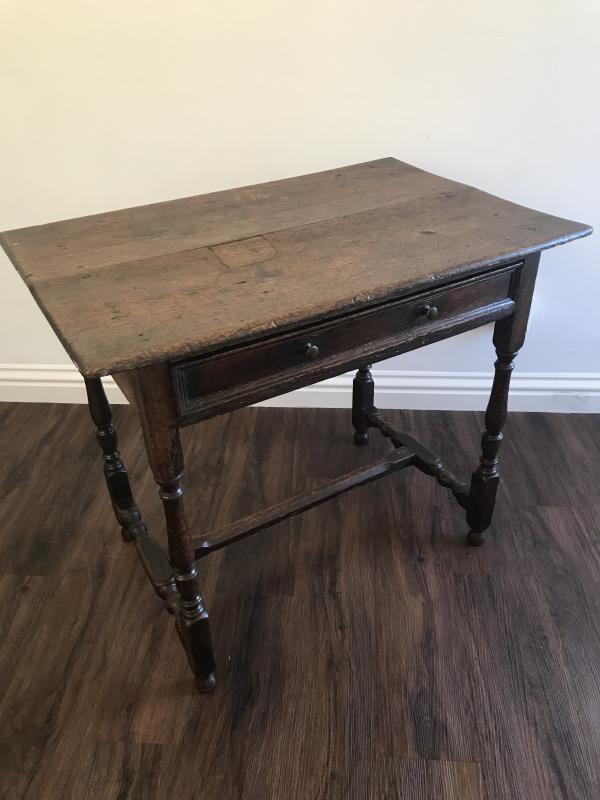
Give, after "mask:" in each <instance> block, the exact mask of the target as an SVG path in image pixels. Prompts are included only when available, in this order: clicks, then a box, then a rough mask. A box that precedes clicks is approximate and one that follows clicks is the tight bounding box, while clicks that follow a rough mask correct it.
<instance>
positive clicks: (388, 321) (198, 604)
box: [1, 158, 591, 691]
mask: <svg viewBox="0 0 600 800" xmlns="http://www.w3.org/2000/svg"><path fill="white" fill-rule="evenodd" d="M589 233H591V228H590V227H588V226H586V225H581V224H579V223H577V222H571V221H569V220H566V219H559V218H557V217H553V216H549V215H547V214H542V213H540V212H538V211H533V210H531V209H528V208H523V207H522V206H518V205H514V204H513V203H509V202H506V201H505V200H501V199H499V198H497V197H493V196H492V195H489V194H486V193H484V192H481V191H478V190H477V189H474V188H472V187H470V186H465V185H463V184H460V183H455V182H454V181H450V180H446V179H444V178H440V177H438V176H436V175H432V174H430V173H428V172H424V171H422V170H420V169H417V168H415V167H412V166H410V165H408V164H404V163H402V162H401V161H397V160H396V159H393V158H385V159H381V160H378V161H372V162H369V163H365V164H356V165H354V166H350V167H344V168H341V169H333V170H329V171H327V172H320V173H316V174H313V175H305V176H302V177H297V178H290V179H288V180H281V181H275V182H273V183H266V184H261V185H258V186H248V187H245V188H242V189H234V190H231V191H224V192H216V193H214V194H207V195H201V196H198V197H188V198H184V199H181V200H174V201H169V202H165V203H158V204H155V205H148V206H142V207H139V208H130V209H126V210H123V211H113V212H110V213H107V214H98V215H95V216H90V217H83V218H80V219H72V220H67V221H63V222H54V223H51V224H48V225H38V226H34V227H31V228H23V229H20V230H13V231H7V232H5V233H3V234H2V235H1V241H2V244H3V246H4V249H5V250H6V252H7V253H8V255H9V257H10V258H11V260H12V262H13V264H14V265H15V267H16V268H17V269H18V270H19V272H20V274H21V276H22V278H23V279H24V281H25V282H26V283H27V285H28V287H29V289H30V290H31V292H32V294H33V296H34V297H35V299H36V301H37V303H38V304H39V306H40V308H41V309H42V311H43V312H44V314H45V315H46V317H47V318H48V320H49V322H50V324H51V325H52V327H53V329H54V331H55V332H56V334H57V336H58V337H59V338H60V340H61V342H62V343H63V345H64V346H65V348H66V350H67V352H68V353H69V355H70V356H71V358H72V360H73V361H74V362H75V364H76V366H77V368H78V369H79V371H80V372H81V374H82V376H83V378H84V380H85V385H86V388H87V395H88V400H89V408H90V412H91V415H92V418H93V421H94V423H95V425H96V436H97V439H98V442H99V444H100V447H101V448H102V452H103V459H104V474H105V476H106V483H107V485H108V491H109V493H110V497H111V500H112V505H113V508H114V512H115V515H116V518H117V521H118V523H119V525H120V526H121V529H122V534H123V537H124V538H125V539H126V540H127V541H132V542H135V547H136V550H137V553H138V555H139V557H140V559H141V562H142V564H143V566H144V568H145V570H146V572H147V574H148V578H149V579H150V582H151V583H152V585H153V587H154V589H155V590H156V592H157V593H158V595H159V596H160V597H161V598H163V600H164V602H165V604H166V606H167V608H168V609H169V610H170V611H171V612H173V613H174V615H175V621H176V629H177V632H178V634H179V637H180V639H181V642H182V644H183V646H184V648H185V650H186V653H187V656H188V659H189V662H190V665H191V668H192V671H193V673H194V676H195V678H196V684H197V687H198V689H199V690H200V691H209V690H210V689H212V688H213V687H214V685H215V661H214V657H213V650H212V643H211V634H210V628H209V620H208V614H207V611H206V609H205V608H204V605H203V602H202V598H201V594H200V586H199V585H198V577H197V569H196V563H197V561H198V559H201V558H205V557H206V556H208V555H209V554H210V553H212V552H213V551H215V550H218V549H219V548H221V547H225V546H227V545H229V544H232V543H234V542H236V541H238V540H240V539H242V538H244V537H246V536H250V535H252V534H255V533H257V532H258V531H260V530H262V529H264V528H266V527H267V526H269V525H273V524H275V523H277V522H279V521H281V520H283V519H286V518H287V517H290V516H292V515H293V514H297V513H299V512H301V511H303V510H305V509H307V508H310V507H312V506H315V505H317V504H318V503H321V502H323V501H325V500H327V499H329V498H331V497H334V496H335V495H338V494H340V493H341V492H345V491H347V490H349V489H351V488H352V487H354V486H358V485H360V484H364V483H367V482H369V481H372V480H375V479H376V478H380V477H382V476H383V475H388V474H389V473H391V472H395V471H397V470H402V469H404V468H406V467H409V466H413V467H416V468H417V469H419V470H421V471H422V472H424V473H426V474H427V475H431V476H433V477H434V478H435V479H436V480H437V481H438V483H440V484H441V485H442V486H444V487H447V488H448V489H450V491H451V492H452V494H453V495H454V497H455V498H456V500H457V501H458V502H459V503H460V505H461V506H462V507H463V508H464V509H465V510H466V515H467V523H468V526H469V533H468V542H469V543H470V544H471V545H479V544H481V543H482V533H483V532H484V531H485V529H486V528H488V526H489V525H490V522H491V518H492V511H493V508H494V500H495V496H496V490H497V487H498V481H499V474H498V450H499V447H500V442H501V440H502V427H503V424H504V421H505V418H506V409H507V397H508V388H509V381H510V375H511V371H512V369H513V359H514V357H515V355H516V353H517V351H518V350H519V349H520V347H521V346H522V344H523V341H524V337H525V330H526V326H527V318H528V315H529V308H530V304H531V298H532V294H533V288H534V283H535V277H536V271H537V267H538V262H539V258H540V252H541V251H542V250H544V249H545V248H548V247H553V246H554V245H558V244H563V243H565V242H568V241H570V240H571V239H576V238H578V237H581V236H586V235H587V234H589ZM489 322H495V326H494V337H493V341H494V346H495V348H496V353H497V361H496V363H495V377H494V381H493V386H492V390H491V396H490V401H489V405H488V408H487V412H486V415H485V431H484V433H483V437H482V455H481V459H480V463H479V466H478V467H477V469H476V471H475V472H474V473H473V475H472V477H471V480H470V482H469V483H463V482H462V481H460V480H459V479H458V478H457V477H455V476H454V475H453V474H452V472H450V471H449V470H448V469H447V468H446V467H445V466H444V464H443V463H442V462H441V461H440V459H439V457H438V456H437V455H434V454H433V453H432V452H430V451H429V450H428V449H427V448H426V447H425V446H424V445H422V444H420V443H419V442H417V441H416V440H415V439H413V438H412V437H411V436H410V435H408V434H406V433H403V432H401V431H399V430H396V429H395V428H394V427H393V426H391V425H389V424H388V423H386V421H385V420H384V418H383V417H382V415H381V413H380V412H379V411H378V410H377V408H376V407H375V406H374V402H373V396H374V391H373V390H374V387H373V379H372V377H371V373H370V368H369V365H370V364H372V363H373V362H376V361H379V360H381V359H384V358H388V357H390V356H394V355H397V354H398V353H403V352H406V351H408V350H414V349H415V348H418V347H422V346H423V345H427V344H430V343H431V342H435V341H438V340H439V339H445V338H447V337H449V336H454V335H455V334H458V333H462V332H463V331H466V330H470V329H471V328H476V327H478V326H480V325H485V324H487V323H489ZM348 369H358V372H357V374H356V377H355V379H354V389H353V405H352V423H353V426H354V430H355V433H354V439H355V441H356V443H357V444H360V445H364V444H366V443H367V439H368V431H369V429H370V428H377V429H379V431H380V432H381V433H382V434H383V436H385V437H387V438H388V439H389V440H390V442H391V444H392V445H393V447H392V449H391V451H390V453H389V455H388V456H386V457H385V458H383V459H381V460H379V461H376V462H375V463H373V464H371V465H370V466H368V467H367V468H365V469H359V470H355V471H353V472H350V473H347V474H345V475H343V476H341V477H339V478H336V479H335V480H331V481H328V482H325V483H324V484H322V485H321V486H320V487H318V488H317V489H315V490H313V491H312V492H310V493H308V494H305V495H298V496H295V497H292V498H290V499H289V500H286V501H285V502H282V503H279V504H277V505H275V506H273V507H271V508H267V509H265V510H264V511H261V512H259V513H256V514H253V515H251V516H249V517H247V518H245V519H242V520H239V521H238V522H235V523H233V524H231V525H228V526H226V527H224V528H222V529H221V530H216V531H212V532H210V533H201V534H199V535H192V534H191V533H190V531H189V530H188V526H187V522H186V515H185V511H184V506H183V497H182V495H183V489H182V485H181V474H182V472H183V455H182V449H181V443H180V438H179V428H180V427H181V426H183V425H190V424H192V423H195V422H199V421H201V420H204V419H208V418H209V417H212V416H215V415H217V414H223V413H224V412H227V411H231V410H233V409H236V408H240V407H242V406H246V405H248V404H250V403H254V402H256V401H258V400H263V399H265V398H268V397H273V396H276V395H278V394H281V393H283V392H289V391H290V390H292V389H296V388H298V387H301V386H306V385H308V384H311V383H314V382H316V381H319V380H322V379H323V378H327V377H330V376H333V375H337V374H340V373H342V372H345V371H346V370H348ZM104 375H112V376H113V377H114V379H115V381H116V382H117V384H118V385H119V386H120V388H121V389H122V390H123V392H124V393H125V395H126V397H127V398H128V400H129V401H130V402H131V403H132V404H133V405H134V406H135V407H136V408H137V411H138V414H139V419H140V423H141V426H142V430H143V434H144V441H145V446H146V451H147V455H148V461H149V463H150V467H151V469H152V472H153V474H154V478H155V480H156V482H157V483H158V486H159V492H160V497H161V499H162V502H163V504H164V512H165V517H166V527H167V536H168V553H165V552H164V551H163V549H162V548H161V547H160V546H159V545H158V543H157V542H156V541H155V539H154V538H152V537H151V535H150V533H149V531H148V529H147V527H146V525H145V524H144V523H143V521H142V518H141V516H140V512H139V510H138V507H137V505H136V503H135V501H134V499H133V495H132V492H131V488H130V485H129V479H128V477H127V472H126V471H125V467H124V465H123V462H122V460H121V457H120V454H119V451H118V449H117V436H116V432H115V429H114V428H113V426H112V424H111V412H110V407H109V404H108V402H107V399H106V395H105V393H104V390H103V387H102V382H101V377H102V376H104Z"/></svg>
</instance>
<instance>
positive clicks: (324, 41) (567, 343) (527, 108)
mask: <svg viewBox="0 0 600 800" xmlns="http://www.w3.org/2000/svg"><path fill="white" fill-rule="evenodd" d="M0 26H1V29H2V32H3V33H2V47H1V49H0V62H1V63H0V81H1V86H0V90H1V97H2V109H3V113H2V124H1V125H0V158H1V159H2V169H1V173H0V175H1V182H2V191H1V193H0V228H1V229H6V228H12V227H18V226H23V225H32V224H36V223H42V222H46V221H50V220H55V219H60V218H65V217H72V216H79V215H83V214H90V213H94V212H99V211H104V210H107V209H113V208H121V207H124V206H129V205H137V204H141V203H147V202H152V201H157V200H164V199H168V198H174V197H178V196H182V195H190V194H196V193H200V192H207V191H212V190H216V189H221V188H228V187H232V186H236V185H241V184H248V183H254V182H258V181H264V180H270V179H274V178H280V177H287V176H290V175H296V174H300V173H303V172H309V171H314V170H319V169H326V168H329V167H334V166H339V165H343V164H350V163H354V162H358V161H364V160H368V159H373V158H378V157H380V156H384V155H394V156H396V157H398V158H401V159H403V160H405V161H408V162H410V163H413V164H416V165H418V166H421V167H423V168H425V169H428V170H431V171H433V172H438V173H441V174H443V175H446V176H448V177H451V178H454V179H457V180H460V181H463V182H466V183H471V184H473V185H475V186H478V187H480V188H482V189H485V190H487V191H490V192H493V193H495V194H498V195H500V196H502V197H507V198H510V199H512V200H515V201H517V202H520V203H523V204H526V205H531V206H534V207H537V208H540V209H543V210H545V211H549V212H553V213H556V214H559V215H562V216H566V217H572V218H575V219H578V220H581V221H584V222H588V223H591V224H592V225H593V224H596V226H597V227H598V226H600V195H599V193H598V187H599V186H600V166H599V165H600V159H599V158H598V142H599V141H600V103H598V100H597V97H598V92H599V89H600V80H599V79H600V50H599V48H598V32H599V31H600V5H599V4H598V3H597V2H596V1H595V0H518V2H516V0H504V2H502V3H499V2H485V1H484V2H482V1H481V0H478V1H477V2H476V1H475V0H463V1H462V2H459V3H457V2H456V0H452V2H451V1H450V0H438V1H437V2H433V0H420V1H419V2H413V3H403V2H397V0H396V2H392V1H391V0H371V2H369V3H365V2H364V0H361V2H340V1H339V0H337V1H332V2H327V0H319V2H315V1H314V0H304V1H303V2H302V3H286V2H273V0H254V2H248V0H246V1H245V2H232V0H220V2H212V3H207V2H205V1H202V0H196V1H195V2H192V0H171V2H170V3H162V2H160V3H159V2H153V1H152V0H145V1H144V2H140V0H128V2H126V3H124V2H122V0H121V2H116V0H103V2H102V3H97V2H94V3H92V2H87V0H78V2H66V1H65V0H54V2H52V3H49V2H44V1H43V0H35V1H34V0H18V2H17V0H2V2H1V3H0ZM599 250H600V236H598V235H596V236H593V237H591V238H588V239H586V240H583V241H581V242H577V243H574V244H571V245H569V246H567V247H565V248H562V249H559V250H555V251H550V252H549V253H547V254H546V255H545V256H544V257H543V260H542V269H541V275H540V279H539V286H538V290H537V293H536V298H535V304H534V309H533V316H532V321H531V324H530V332H529V338H528V342H527V344H526V347H525V348H524V351H523V352H522V354H521V355H520V356H519V364H518V366H519V368H520V369H521V370H522V371H525V372H526V373H527V374H530V375H531V374H532V373H535V374H537V373H540V374H543V375H545V376H546V377H548V376H550V379H551V376H552V375H554V374H561V375H562V376H563V379H564V374H565V373H568V374H569V375H571V374H573V373H577V374H578V375H579V379H582V378H585V379H589V380H590V381H591V382H592V383H593V381H594V380H596V379H597V378H600V364H599V358H598V353H599V352H600V326H599V325H598V322H597V317H598V312H597V307H598V297H599V290H600V271H599V270H598V254H599ZM459 344H460V346H459ZM491 362H492V351H491V346H490V337H489V331H486V330H483V331H477V332H473V333H471V334H467V335H464V336H463V337H461V338H460V340H452V341H449V342H445V343H441V344H438V345H434V346H432V347H430V348H427V349H425V350H421V351H419V352H418V353H414V354H409V355H406V356H402V357H401V358H398V359H394V360H393V361H391V362H387V363H386V364H385V365H384V368H385V369H387V370H388V372H389V371H390V370H391V371H395V370H406V371H409V372H410V373H411V374H414V373H420V372H421V371H426V372H436V373H437V372H444V373H454V372H456V373H457V374H459V373H460V374H463V373H479V372H481V373H486V372H489V370H490V368H491ZM67 363H68V358H67V357H66V355H65V353H64V352H63V350H62V348H61V346H60V345H59V344H58V342H57V341H56V339H55V337H54V335H53V334H52V332H51V331H50V328H49V326H48V325H47V323H46V322H45V321H44V319H43V317H42V315H41V313H40V312H39V311H38V310H37V307H36V306H35V304H34V302H33V300H32V299H31V297H30V296H29V294H28V292H27V290H26V289H25V287H24V286H23V285H22V284H21V282H20V280H19V279H18V278H17V276H16V274H15V273H14V272H13V269H12V267H11V266H10V264H9V262H8V259H6V258H5V257H4V256H3V255H2V257H1V260H0V364H2V365H4V368H5V369H8V370H9V371H10V368H11V367H12V366H14V365H20V367H19V368H22V367H23V366H25V367H27V366H28V365H55V364H67ZM534 377H535V375H534ZM590 385H592V384H590ZM594 386H596V388H597V390H598V391H597V395H598V397H597V398H596V399H597V400H599V399H600V380H599V381H597V383H595V384H594ZM0 389H1V381H0ZM594 391H595V390H594ZM459 394H460V393H459ZM592 394H594V392H592ZM4 396H5V397H6V396H7V395H6V393H5V395H4ZM48 397H49V399H53V398H52V396H51V394H49V395H48ZM0 399H2V393H1V391H0ZM36 399H39V396H37V397H36ZM456 402H457V403H458V406H459V407H460V404H461V400H460V397H459V399H458V401H456ZM574 402H575V407H577V408H589V407H590V406H589V403H587V404H586V402H583V403H582V404H579V405H578V400H577V397H575V401H574ZM540 403H541V405H540V407H543V406H544V403H543V402H542V401H540ZM467 405H468V403H466V405H465V407H467ZM571 405H573V403H571ZM454 407H456V403H455V404H454ZM534 407H535V404H534ZM598 409H599V410H600V406H598Z"/></svg>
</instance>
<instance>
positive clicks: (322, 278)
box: [0, 158, 591, 377]
mask: <svg viewBox="0 0 600 800" xmlns="http://www.w3.org/2000/svg"><path fill="white" fill-rule="evenodd" d="M589 233H591V228H590V227H588V226H587V225H581V224H579V223H577V222H571V221H569V220H565V219H560V218H558V217H553V216H549V215H548V214H542V213H540V212H538V211H533V210H531V209H528V208H524V207H522V206H518V205H515V204H513V203H509V202H507V201H506V200H501V199H499V198H497V197H494V196H493V195H490V194H486V193H485V192H481V191H478V190H477V189H474V188H472V187H470V186H466V185H464V184H460V183H455V182H454V181H450V180H446V179H445V178H440V177H438V176H436V175H432V174H431V173H429V172H424V171H423V170H420V169H417V168H416V167H412V166H410V165H409V164H404V163H403V162H401V161H397V160H396V159H394V158H384V159H381V160H378V161H371V162H368V163H365V164H356V165H354V166H350V167H343V168H341V169H333V170H328V171H327V172H319V173H315V174H313V175H305V176H302V177H297V178H288V179H286V180H281V181H274V182H272V183H264V184H258V185H256V186H247V187H244V188H242V189H231V190H229V191H223V192H215V193H213V194H205V195H199V196H197V197H188V198H184V199H181V200H172V201H169V202H165V203H156V204H153V205H147V206H140V207H138V208H130V209H125V210H122V211H112V212H109V213H106V214H98V215H94V216H89V217H81V218H79V219H72V220H66V221H63V222H53V223H51V224H48V225H36V226H33V227H31V228H22V229H19V230H13V231H6V232H5V233H3V234H0V241H1V242H2V245H3V247H4V249H5V250H6V252H7V253H8V255H9V256H10V258H11V260H12V262H13V263H14V265H15V266H16V267H17V269H18V270H19V272H20V273H21V275H22V277H23V279H24V280H25V281H26V283H27V285H28V286H29V288H30V290H31V292H32V293H33V295H34V297H35V299H36V300H37V302H38V304H39V306H40V307H41V309H42V310H43V312H44V314H45V315H46V317H47V318H48V320H49V321H50V323H51V325H52V326H53V328H54V330H55V331H56V333H57V335H58V336H59V337H60V339H61V341H62V343H63V345H64V346H65V348H66V349H67V351H68V353H69V355H70V356H71V358H72V359H73V361H74V362H75V364H76V365H77V366H78V367H79V369H80V370H81V371H82V372H83V373H84V374H85V375H87V376H90V377H91V376H96V375H106V374H109V373H112V372H116V371H120V370H123V369H128V368H131V367H136V366H140V365H143V364H148V363H152V362H155V361H162V360H165V359H170V358H177V357H181V356H185V355H187V354H190V353H198V352H204V351H208V350H214V349H218V348H220V347H222V346H225V345H230V344H232V343H235V342H239V341H242V340H247V339H251V338H256V337H258V336H260V335H264V334H265V333H270V332H274V331H277V330H285V329H289V328H291V327H293V326H295V325H298V324H300V323H302V322H308V321H310V320H314V319H322V318H323V317H327V316H332V315H336V314H340V313H344V312H348V311H349V310H352V309H356V308H358V307H362V306H365V305H371V304H374V303H376V302H381V301H382V300H385V299H388V298H392V297H398V296H401V295H402V294H405V293H408V292H410V291H412V290H414V289H416V288H419V287H425V286H429V285H433V284H437V283H440V282H444V281H447V280H449V279H452V278H455V277H458V276H462V275H467V274H471V273H474V272H477V271H480V270H482V269H485V268H486V267H487V266H490V265H492V264H497V263H504V262H509V261H511V260H514V259H516V258H519V257H521V256H523V255H525V254H527V253H529V252H533V251H536V250H540V249H544V248H547V247H552V246H554V245H557V244H562V243H564V242H567V241H569V240H571V239H575V238H578V237H580V236H585V235H587V234H589Z"/></svg>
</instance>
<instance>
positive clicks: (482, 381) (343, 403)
mask: <svg viewBox="0 0 600 800" xmlns="http://www.w3.org/2000/svg"><path fill="white" fill-rule="evenodd" d="M373 375H374V377H375V387H376V388H375V391H376V402H377V405H378V406H380V407H381V408H414V409H443V410H455V411H478V410H482V409H484V408H485V404H486V402H487V398H488V395H489V391H490V386H491V381H492V376H491V373H489V374H487V373H483V372H403V371H401V370H390V369H380V370H378V369H374V370H373ZM104 380H105V386H106V391H107V395H108V397H109V399H110V401H111V402H112V403H124V402H126V401H125V398H124V397H123V395H122V394H121V392H120V391H119V389H118V388H117V386H116V384H115V382H114V381H113V380H112V379H111V378H105V379H104ZM351 389H352V375H351V374H345V375H339V376H338V377H336V378H330V379H329V380H326V381H322V382H321V383H317V384H315V385H314V386H308V387H306V388H304V389H299V390H298V391H295V392H290V393H289V394H285V395H281V396H280V397H276V398H273V399H272V400H268V401H266V402H265V403H262V404H261V405H266V406H288V407H317V408H348V407H349V406H350V403H351ZM0 401H5V402H19V403H23V402H25V403H27V402H33V403H84V402H85V389H84V386H83V381H82V379H81V377H80V375H79V373H78V372H77V370H76V369H75V367H74V366H72V365H69V364H0ZM510 407H511V409H512V410H513V411H560V412H579V413H583V412H587V413H600V373H596V372H594V373H578V372H519V371H518V370H515V373H514V374H513V378H512V384H511V392H510Z"/></svg>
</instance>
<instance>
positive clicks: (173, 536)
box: [135, 366, 216, 692]
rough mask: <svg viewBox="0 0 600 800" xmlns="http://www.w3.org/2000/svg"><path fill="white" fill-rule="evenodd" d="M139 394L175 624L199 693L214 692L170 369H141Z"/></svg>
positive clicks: (213, 665) (213, 662)
mask: <svg viewBox="0 0 600 800" xmlns="http://www.w3.org/2000/svg"><path fill="white" fill-rule="evenodd" d="M135 393H136V405H137V407H138V411H139V414H140V422H141V425H142V430H143V432H144V440H145V443H146V451H147V454H148V461H149V463H150V467H151V469H152V473H153V475H154V479H155V480H156V482H157V484H158V486H159V495H160V498H161V500H162V503H163V508H164V512H165V519H166V523H167V539H168V544H169V560H170V562H171V565H172V567H173V570H174V575H175V584H176V586H177V591H178V592H179V598H178V602H177V605H176V607H175V625H176V629H177V633H178V635H179V638H180V640H181V643H182V644H183V647H184V649H185V652H186V654H187V657H188V661H189V663H190V667H191V668H192V672H193V673H194V676H195V678H196V686H197V688H198V690H199V691H200V692H209V691H211V690H212V689H214V687H215V684H216V678H215V659H214V655H213V648H212V639H211V633H210V624H209V619H208V613H207V611H206V609H205V608H204V604H203V602H202V597H201V595H200V586H199V581H198V572H197V568H196V563H195V552H194V548H193V546H192V543H191V539H190V535H189V531H188V524H187V518H186V514H185V509H184V504H183V487H182V485H181V474H182V472H183V451H182V448H181V441H180V438H179V430H178V428H177V423H176V412H175V408H174V403H173V398H172V388H171V381H170V375H169V372H168V368H166V367H163V366H159V367H146V368H144V369H140V370H138V374H137V381H136V387H135Z"/></svg>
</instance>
